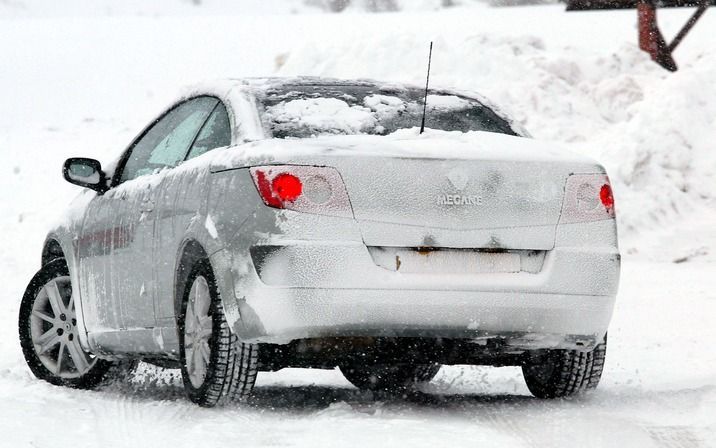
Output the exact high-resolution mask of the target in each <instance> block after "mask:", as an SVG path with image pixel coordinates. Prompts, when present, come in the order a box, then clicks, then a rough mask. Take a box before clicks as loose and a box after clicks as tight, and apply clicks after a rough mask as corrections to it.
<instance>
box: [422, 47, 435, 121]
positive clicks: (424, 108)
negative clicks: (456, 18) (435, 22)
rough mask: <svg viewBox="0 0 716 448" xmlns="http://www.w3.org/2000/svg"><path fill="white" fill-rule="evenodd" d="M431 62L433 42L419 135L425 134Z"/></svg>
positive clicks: (431, 48) (431, 49)
mask: <svg viewBox="0 0 716 448" xmlns="http://www.w3.org/2000/svg"><path fill="white" fill-rule="evenodd" d="M432 60H433V42H432V41H430V54H429V55H428V77H427V79H426V80H425V98H423V121H422V122H421V123H420V133H421V134H422V133H423V132H425V111H426V110H427V107H428V86H429V85H430V63H431V62H432Z"/></svg>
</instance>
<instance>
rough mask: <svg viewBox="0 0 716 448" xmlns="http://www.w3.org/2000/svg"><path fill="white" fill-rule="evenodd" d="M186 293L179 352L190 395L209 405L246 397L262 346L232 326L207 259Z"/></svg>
mask: <svg viewBox="0 0 716 448" xmlns="http://www.w3.org/2000/svg"><path fill="white" fill-rule="evenodd" d="M184 291H185V292H184V297H183V301H182V309H181V314H180V315H179V337H180V346H179V355H180V357H181V372H182V378H183V380H184V389H185V390H186V392H187V395H188V396H189V399H190V400H191V401H193V402H194V403H197V404H198V405H200V406H205V407H213V406H216V405H217V404H223V403H227V402H232V401H242V400H245V399H246V398H247V397H248V395H249V394H250V393H251V390H252V389H253V386H254V382H255V381H256V375H257V373H258V346H257V345H256V344H244V343H242V342H240V341H239V340H238V338H237V337H236V335H235V334H233V333H232V332H231V330H230V329H229V324H228V323H227V322H226V319H225V317H224V310H223V307H222V305H221V297H220V296H219V292H218V290H217V288H216V282H215V280H214V274H213V271H212V270H211V265H210V264H209V262H208V261H206V260H203V261H200V262H198V263H197V264H196V265H195V266H194V268H193V269H192V271H191V273H190V275H189V278H188V279H187V283H186V287H185V288H184Z"/></svg>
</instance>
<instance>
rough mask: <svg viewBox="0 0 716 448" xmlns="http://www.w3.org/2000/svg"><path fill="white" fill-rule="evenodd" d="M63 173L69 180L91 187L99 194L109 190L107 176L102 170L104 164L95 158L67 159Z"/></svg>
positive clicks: (81, 185) (72, 182)
mask: <svg viewBox="0 0 716 448" xmlns="http://www.w3.org/2000/svg"><path fill="white" fill-rule="evenodd" d="M62 175H63V176H64V178H65V180H66V181H67V182H69V183H71V184H75V185H79V186H80V187H85V188H89V189H91V190H94V191H96V192H98V193H99V194H102V193H104V192H105V191H107V178H106V176H105V174H104V171H102V164H100V163H99V162H98V161H97V160H95V159H86V158H84V157H73V158H71V159H67V160H66V161H65V164H64V166H63V167H62Z"/></svg>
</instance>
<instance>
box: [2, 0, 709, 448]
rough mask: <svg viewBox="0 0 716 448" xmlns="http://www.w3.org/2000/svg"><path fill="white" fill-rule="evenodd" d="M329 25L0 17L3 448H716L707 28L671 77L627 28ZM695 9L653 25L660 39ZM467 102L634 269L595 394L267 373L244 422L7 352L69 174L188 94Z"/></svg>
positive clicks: (101, 0)
mask: <svg viewBox="0 0 716 448" xmlns="http://www.w3.org/2000/svg"><path fill="white" fill-rule="evenodd" d="M402 3H403V4H405V5H407V6H409V7H408V8H407V11H405V12H401V13H384V14H367V13H363V12H361V11H360V9H355V8H354V9H351V10H349V11H348V12H347V13H343V14H325V13H321V12H320V10H318V9H316V8H311V7H306V6H303V3H302V2H301V1H298V0H296V1H292V0H271V1H259V0H246V1H241V2H221V1H219V0H211V1H210V0H205V1H204V2H203V5H202V6H195V5H193V4H192V2H189V1H180V0H157V1H153V2H143V1H139V0H134V1H126V2H118V1H111V0H96V1H90V0H66V1H63V2H59V1H56V0H35V1H30V0H0V162H1V163H0V207H1V208H0V235H2V239H1V240H0V241H2V243H3V244H2V249H1V250H0V281H1V282H2V283H1V284H2V291H3V294H2V296H0V304H1V308H0V309H1V310H2V313H0V447H6V446H7V447H11V446H12V447H21V446H35V447H55V446H73V447H96V446H104V447H114V446H132V447H134V446H155V447H162V446H175V447H180V446H197V445H203V446H219V445H221V444H224V445H229V444H231V445H241V446H246V447H250V446H311V447H322V446H330V447H334V446H399V445H405V446H426V447H427V446H429V447H436V446H484V447H492V446H494V447H522V446H565V447H573V446H583V447H588V446H616V445H620V446H638V447H652V446H653V447H700V446H703V447H709V446H716V348H714V341H716V264H715V262H716V256H714V251H716V82H715V81H714V80H715V79H716V39H714V37H713V29H714V28H715V27H716V11H714V10H710V11H708V12H707V13H706V15H705V16H704V18H703V19H702V23H699V24H698V26H696V27H695V28H694V30H693V32H692V33H691V34H690V35H689V36H688V37H687V39H686V40H685V41H684V42H683V43H682V45H681V47H680V48H679V49H678V50H677V51H676V59H677V62H678V63H679V65H680V67H681V70H680V71H679V72H677V73H668V72H666V71H664V70H663V69H661V68H660V67H658V66H656V65H655V64H653V63H652V62H651V61H649V59H648V57H647V56H646V55H645V54H643V53H642V52H640V51H639V50H638V49H637V47H636V36H637V32H636V12H635V11H610V12H588V13H567V12H565V11H564V6H562V5H550V6H531V7H515V8H492V7H488V6H486V5H485V4H478V3H474V2H463V3H469V4H468V5H466V6H463V7H458V8H452V9H446V10H440V11H435V10H434V6H435V5H436V4H438V3H439V2H437V1H428V0H425V1H417V2H414V3H411V2H409V1H408V0H405V1H403V2H402ZM690 14H691V11H690V10H684V9H682V10H670V11H660V13H659V15H660V21H661V23H662V24H663V28H664V29H665V30H666V34H667V35H668V36H671V35H673V34H674V33H675V32H676V30H677V29H678V28H679V27H680V26H681V24H683V22H685V21H686V19H687V17H688V15H690ZM431 40H433V41H434V42H435V49H434V59H433V68H432V75H431V80H432V83H433V84H434V85H436V86H437V85H439V86H444V87H450V86H452V87H457V88H460V89H466V90H475V91H478V92H479V93H481V94H483V95H485V96H487V97H488V98H490V99H491V100H492V101H493V102H494V103H496V104H498V105H499V106H501V108H503V109H504V110H506V111H508V112H509V113H511V114H512V115H514V117H516V118H517V119H518V120H519V121H520V122H521V123H522V124H523V125H524V126H526V127H527V128H528V129H529V130H530V132H531V133H532V134H533V135H534V136H535V138H538V139H546V140H553V141H559V142H562V143H567V144H569V145H570V146H571V147H572V148H573V149H574V150H575V151H578V152H583V153H585V154H589V155H591V156H593V157H596V158H597V159H598V160H600V161H602V162H603V163H604V164H605V166H606V167H607V169H608V171H609V173H610V176H611V178H612V183H613V185H614V188H615V197H616V201H617V214H618V219H619V224H620V238H621V245H622V252H623V254H624V265H623V272H622V283H621V288H620V293H619V298H618V304H617V308H616V311H615V316H614V319H613V322H612V326H611V331H610V334H609V336H610V339H609V350H608V356H607V365H606V371H605V373H604V377H603V379H602V384H601V386H600V387H599V389H598V390H597V391H596V392H595V393H593V394H589V395H587V396H585V397H581V398H577V399H573V400H565V401H553V402H550V401H540V400H536V399H533V398H532V397H530V396H529V394H528V391H527V389H526V387H525V386H524V384H523V380H522V377H521V373H520V371H519V369H516V368H500V369H493V368H480V367H447V368H443V369H442V371H441V372H440V374H439V375H438V377H437V378H436V379H435V380H434V381H433V382H432V383H431V384H430V385H429V386H428V387H427V388H426V389H425V390H424V391H423V392H424V393H423V394H420V395H417V396H415V397H411V398H407V399H392V400H382V401H381V400H376V399H375V398H374V397H372V396H370V395H366V394H362V393H360V392H358V391H357V390H356V389H354V388H352V387H351V386H350V385H349V383H347V382H346V381H345V380H344V379H343V378H342V376H341V374H340V373H339V372H338V371H317V370H284V371H281V372H278V373H261V374H259V380H258V384H257V387H256V393H255V398H254V399H253V400H252V401H251V403H249V404H248V405H246V406H242V407H235V408H224V409H213V410H206V409H200V408H198V407H196V406H194V405H192V404H191V403H189V402H188V401H187V400H186V399H184V398H183V395H182V390H181V387H180V381H179V380H178V378H177V372H175V371H167V372H162V371H160V370H158V369H155V368H152V367H147V366H143V367H142V369H141V372H140V374H138V375H137V376H136V377H135V378H134V379H133V380H132V381H131V382H129V383H126V384H116V385H112V386H108V387H104V388H102V389H100V390H98V391H75V390H70V389H64V388H58V387H54V386H50V385H48V384H45V383H42V382H40V381H38V380H36V379H35V378H34V377H32V375H31V374H30V372H29V370H28V369H27V367H26V366H25V364H24V361H23V359H22V355H21V352H20V347H19V343H18V339H17V312H18V307H19V302H20V298H21V296H22V292H23V291H24V288H25V286H26V284H27V282H28V281H29V279H30V278H31V276H32V275H33V273H34V272H35V271H36V270H37V269H38V267H39V257H40V249H41V244H42V241H43V238H44V232H45V230H46V229H47V227H48V226H49V225H50V224H51V223H52V222H53V221H54V219H55V217H56V216H57V215H58V214H59V213H60V212H61V211H62V210H63V208H64V207H66V205H67V204H68V203H69V200H70V199H71V198H72V197H73V196H74V195H75V194H77V192H78V191H79V188H78V187H74V186H71V185H69V184H67V183H66V182H64V181H63V180H62V176H61V172H60V167H61V164H62V162H63V160H64V159H65V158H67V157H70V156H88V157H96V158H98V159H100V160H101V161H102V162H108V161H110V160H112V159H113V158H115V157H116V156H117V154H118V153H119V152H120V151H121V150H122V149H123V148H124V146H125V145H126V144H127V143H128V142H129V141H130V140H131V138H132V137H133V136H134V135H135V134H136V133H137V132H138V131H139V130H140V128H141V127H142V126H144V125H145V124H146V123H147V122H149V120H151V119H152V118H153V117H154V116H155V115H156V114H157V113H158V112H159V111H160V110H161V109H162V108H163V107H165V106H166V105H167V104H168V102H169V101H171V100H172V99H173V98H174V96H175V95H176V94H177V92H179V91H181V90H182V89H183V87H184V86H185V85H187V84H191V83H194V82H198V81H202V80H206V79H214V78H222V77H238V76H264V75H297V74H304V75H325V76H337V77H349V78H353V77H371V78H376V79H382V80H388V81H403V82H412V83H416V84H421V83H422V82H424V76H425V68H426V62H427V61H426V58H427V50H428V43H429V41H431Z"/></svg>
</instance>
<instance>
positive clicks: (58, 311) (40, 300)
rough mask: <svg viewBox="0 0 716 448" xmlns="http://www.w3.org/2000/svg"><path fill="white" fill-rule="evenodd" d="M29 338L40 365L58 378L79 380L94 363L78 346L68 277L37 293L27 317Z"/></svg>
mask: <svg viewBox="0 0 716 448" xmlns="http://www.w3.org/2000/svg"><path fill="white" fill-rule="evenodd" d="M30 335H31V338H32V344H33V347H34V349H35V353H36V354H37V357H38V358H39V360H40V362H42V364H43V365H44V366H45V367H46V368H47V369H48V370H49V371H50V372H52V373H53V374H55V375H57V376H59V377H61V378H66V379H71V378H79V377H80V376H82V375H83V374H85V373H87V372H88V371H89V370H90V369H91V368H92V367H93V366H94V364H95V363H96V362H97V358H96V357H93V356H92V355H90V354H88V353H86V352H85V351H84V350H83V349H82V346H81V345H80V341H79V338H78V330H77V317H76V313H75V303H74V297H73V295H72V284H71V282H70V277H68V276H62V277H56V278H54V279H52V280H51V281H49V282H47V283H46V284H45V285H44V286H43V287H42V288H41V289H40V291H39V292H38V293H37V296H36V297H35V301H34V303H33V305H32V313H31V315H30Z"/></svg>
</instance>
